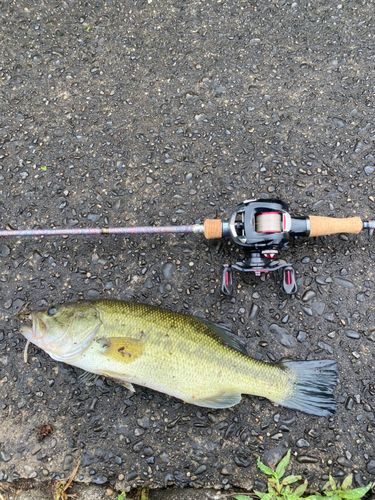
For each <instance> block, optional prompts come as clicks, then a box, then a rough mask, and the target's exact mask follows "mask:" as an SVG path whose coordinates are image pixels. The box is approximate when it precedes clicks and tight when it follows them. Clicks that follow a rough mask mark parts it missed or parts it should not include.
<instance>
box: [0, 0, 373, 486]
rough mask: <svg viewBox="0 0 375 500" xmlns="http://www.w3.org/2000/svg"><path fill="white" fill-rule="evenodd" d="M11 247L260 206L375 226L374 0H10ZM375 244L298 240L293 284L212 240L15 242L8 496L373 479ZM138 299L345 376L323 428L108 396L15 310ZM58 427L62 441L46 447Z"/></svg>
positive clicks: (3, 335)
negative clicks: (29, 485)
mask: <svg viewBox="0 0 375 500" xmlns="http://www.w3.org/2000/svg"><path fill="white" fill-rule="evenodd" d="M0 76H1V80H0V107H1V115H0V228H1V229H9V230H12V229H27V228H37V227H38V228H60V227H67V228H79V227H85V228H86V227H108V226H113V227H116V226H148V225H169V224H176V225H180V224H194V223H201V222H203V220H204V219H206V218H223V219H226V218H228V216H229V215H230V214H231V212H232V210H233V209H234V207H235V206H236V205H237V204H238V203H240V202H241V201H243V200H245V199H251V198H279V199H282V200H284V201H285V202H286V203H287V204H288V205H289V208H290V212H291V213H293V214H303V215H323V216H330V217H350V216H359V217H361V218H362V219H363V220H369V219H372V218H375V211H374V208H375V189H374V187H375V178H374V168H375V153H374V147H373V145H374V140H375V116H374V105H375V104H374V103H375V101H374V83H373V82H374V79H375V19H374V4H373V2H372V1H366V0H361V1H357V0H355V1H337V2H326V1H323V0H318V1H315V2H310V1H307V0H298V1H285V0H279V1H277V0H275V1H268V0H264V1H254V0H247V1H240V0H238V1H222V0H214V1H212V2H210V1H196V0H191V1H189V2H187V1H184V0H164V1H160V0H147V1H138V0H132V1H130V0H124V1H118V0H113V1H101V0H94V1H92V2H91V1H79V0H76V1H74V0H72V1H61V2H57V1H52V0H45V1H42V2H33V1H30V0H20V1H17V2H15V1H7V0H5V1H3V2H2V3H1V7H0ZM374 241H375V240H374V237H373V236H372V235H371V233H370V234H369V232H368V231H362V232H361V233H360V234H358V235H346V234H339V235H334V236H330V237H318V238H310V239H300V240H298V241H294V242H292V243H291V244H290V245H289V246H288V247H287V248H286V249H285V250H284V252H283V254H282V258H283V259H285V260H286V261H288V262H291V263H293V265H294V267H295V270H296V276H297V283H298V292H297V293H296V294H294V295H293V296H286V295H285V294H284V293H282V290H281V288H280V276H275V274H271V273H270V274H268V275H262V276H261V277H255V276H245V278H243V276H241V275H240V274H239V273H235V275H234V284H235V290H234V295H233V297H226V296H223V295H222V294H221V293H220V281H221V270H222V265H223V264H229V263H235V262H236V261H238V260H240V259H241V254H240V253H239V252H238V251H237V250H235V249H234V247H233V244H230V243H229V242H222V241H217V240H212V241H206V240H205V239H204V238H203V237H202V236H201V235H192V234H191V235H167V234H163V235H145V236H140V235H134V236H126V237H125V236H74V237H62V236H56V237H43V238H41V237H23V238H16V237H13V238H12V237H7V238H2V239H1V241H0V265H1V272H0V322H1V324H0V429H1V431H0V482H1V481H2V482H3V483H14V484H15V485H17V482H18V481H21V480H24V479H28V480H38V481H44V482H46V481H50V480H63V479H64V478H65V479H66V478H67V477H69V476H70V474H71V472H72V470H73V469H74V467H75V465H76V464H77V463H78V461H80V467H79V470H78V473H77V476H76V480H77V481H80V482H85V483H89V484H91V485H94V486H100V487H102V488H104V489H108V488H109V489H112V491H124V490H126V491H129V490H130V489H131V488H136V487H139V486H147V487H150V488H151V489H156V490H159V489H163V488H166V487H185V488H188V487H190V488H205V489H209V488H211V489H214V490H216V491H224V492H227V491H231V489H232V488H234V489H238V488H240V489H243V490H247V491H251V490H252V489H253V488H255V489H262V488H264V487H265V476H264V475H262V474H261V473H260V471H259V470H258V468H257V466H256V460H257V458H258V457H260V458H261V459H262V460H264V461H268V462H270V463H276V462H277V461H278V460H279V459H280V458H281V457H282V456H283V455H284V454H285V452H286V451H287V450H288V449H291V450H292V460H291V465H290V471H293V473H296V474H301V475H302V477H303V478H304V479H307V480H308V482H309V487H310V488H311V490H313V489H315V488H320V487H321V486H322V485H323V484H324V482H325V481H326V479H327V477H328V474H329V473H331V474H332V475H333V476H334V477H335V478H336V479H338V480H341V479H342V478H343V477H345V476H346V475H348V474H350V473H353V475H354V484H355V485H356V486H361V485H364V484H367V483H369V482H370V481H374V479H375V451H374V450H375V439H374V429H375V417H374V407H375V400H374V394H375V389H374V355H375V325H374V317H375V313H374V306H373V302H374V289H375V285H374V260H375V247H374ZM96 298H113V299H121V300H136V301H139V302H143V303H146V304H153V305H158V306H162V307H164V308H167V309H171V310H173V311H178V312H184V313H189V314H196V315H200V316H202V317H205V318H207V319H210V320H212V321H216V322H222V323H225V324H227V325H228V326H230V328H231V329H232V331H233V332H234V333H236V334H238V335H239V336H241V337H242V338H243V339H244V340H245V341H246V343H247V346H248V351H249V353H250V354H251V355H252V356H254V357H256V358H257V359H262V360H265V361H270V362H273V361H277V360H279V359H281V358H289V359H296V360H303V359H325V358H329V359H335V360H337V361H338V367H339V383H338V386H337V388H336V390H335V398H336V401H337V411H336V413H335V415H334V416H333V417H330V418H328V419H327V418H320V417H314V416H311V415H307V414H303V413H301V412H296V411H293V410H288V409H285V408H282V407H278V406H276V405H275V404H272V403H271V402H269V401H268V400H265V399H261V398H258V397H255V396H254V397H253V396H244V397H243V398H242V401H241V403H240V404H238V405H237V406H235V407H233V408H230V409H225V410H211V409H207V408H199V407H196V406H192V405H188V404H184V403H182V402H181V401H179V400H177V399H174V398H172V397H169V396H166V395H164V394H160V393H156V392H154V391H152V390H150V389H145V388H137V390H136V392H135V394H132V393H130V392H129V391H128V390H127V389H125V388H124V387H121V386H119V385H116V384H115V383H114V382H112V381H109V380H104V379H99V380H97V381H95V382H94V383H92V384H91V385H90V384H87V383H85V382H84V381H82V380H80V378H79V376H80V375H81V373H82V372H81V371H80V370H79V369H77V368H73V367H71V366H68V365H65V364H63V363H60V362H55V361H53V360H52V359H51V358H50V357H49V356H48V355H47V354H46V353H44V352H43V351H41V350H40V349H38V348H36V347H35V348H33V347H30V349H29V358H28V363H27V364H25V363H24V357H23V351H24V348H25V343H26V342H25V339H24V338H23V337H22V336H21V335H20V333H19V329H20V321H19V320H18V319H17V318H16V317H15V316H14V314H15V313H17V312H19V311H21V310H23V309H25V308H29V309H40V308H43V307H47V306H48V305H50V304H59V303H63V302H68V301H75V300H81V299H96ZM42 425H49V426H50V428H51V432H50V433H48V435H46V436H45V437H44V439H42V440H41V439H40V435H38V433H37V432H36V431H37V429H38V428H40V426H42Z"/></svg>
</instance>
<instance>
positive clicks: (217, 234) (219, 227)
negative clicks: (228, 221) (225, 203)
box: [203, 219, 223, 240]
mask: <svg viewBox="0 0 375 500" xmlns="http://www.w3.org/2000/svg"><path fill="white" fill-rule="evenodd" d="M203 234H204V236H205V238H207V239H208V240H213V239H215V238H222V237H223V223H222V221H221V219H206V220H205V221H204V230H203Z"/></svg>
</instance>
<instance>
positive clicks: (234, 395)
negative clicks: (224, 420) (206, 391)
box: [184, 392, 241, 409]
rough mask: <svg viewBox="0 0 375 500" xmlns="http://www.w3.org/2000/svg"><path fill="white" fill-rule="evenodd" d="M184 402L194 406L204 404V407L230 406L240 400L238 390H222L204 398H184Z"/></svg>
mask: <svg viewBox="0 0 375 500" xmlns="http://www.w3.org/2000/svg"><path fill="white" fill-rule="evenodd" d="M184 401H185V402H186V403H190V404H192V405H196V406H204V407H205V408H215V409H219V408H230V407H231V406H234V405H236V404H238V403H239V402H240V401H241V393H240V392H222V393H220V394H212V395H211V396H207V397H206V398H195V397H194V396H193V397H191V398H184Z"/></svg>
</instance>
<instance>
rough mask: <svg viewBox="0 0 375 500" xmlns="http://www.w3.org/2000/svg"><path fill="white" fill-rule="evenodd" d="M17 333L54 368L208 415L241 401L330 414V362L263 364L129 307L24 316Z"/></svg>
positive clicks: (219, 337)
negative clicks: (246, 397) (151, 393)
mask: <svg viewBox="0 0 375 500" xmlns="http://www.w3.org/2000/svg"><path fill="white" fill-rule="evenodd" d="M26 316H27V317H28V318H31V319H32V322H33V325H32V327H28V326H23V327H22V328H21V333H22V334H23V335H24V336H25V337H26V338H27V339H28V340H29V341H31V342H33V343H34V344H36V345H37V346H39V347H40V348H42V349H44V350H45V351H46V352H47V353H49V354H50V355H51V357H52V358H53V359H55V360H58V361H64V362H67V363H69V364H71V365H73V366H77V367H79V368H82V369H84V370H86V371H88V372H92V373H96V374H99V375H104V376H107V377H110V378H111V379H113V380H115V381H117V382H118V383H120V384H122V385H125V387H127V388H128V389H130V390H134V388H133V385H132V384H137V385H141V386H145V387H149V388H151V389H154V390H157V391H160V392H163V393H166V394H169V395H171V396H175V397H177V398H179V399H182V400H183V401H185V402H188V403H191V404H195V405H198V406H205V407H209V408H227V407H230V406H233V405H235V404H237V403H239V402H240V400H241V394H252V395H255V396H262V397H266V398H268V399H270V400H272V401H274V402H276V403H279V404H280V405H283V406H286V407H289V408H294V409H298V410H302V411H305V412H307V413H312V414H315V415H322V416H329V415H331V414H332V413H333V412H334V410H335V402H334V398H333V395H332V391H333V388H334V386H335V385H336V378H337V367H336V362H335V361H331V360H315V361H288V362H284V363H265V362H262V361H258V360H255V359H253V358H251V357H250V356H248V355H247V352H246V350H245V349H244V347H243V345H242V341H241V339H239V338H238V337H236V336H234V335H233V334H231V333H230V332H228V331H227V330H226V329H225V328H224V327H223V326H221V325H217V324H215V323H212V322H210V321H208V320H205V319H201V318H198V317H194V316H189V315H185V314H179V313H175V312H172V311H168V310H166V309H161V308H158V307H155V306H150V305H146V304H140V303H136V302H125V301H114V300H97V301H91V302H84V301H82V302H77V303H68V304H62V305H59V306H54V307H52V308H49V309H47V310H46V311H39V312H32V313H27V314H26Z"/></svg>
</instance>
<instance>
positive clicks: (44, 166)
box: [40, 165, 121, 500]
mask: <svg viewBox="0 0 375 500" xmlns="http://www.w3.org/2000/svg"><path fill="white" fill-rule="evenodd" d="M40 170H43V171H44V172H45V171H46V170H47V165H43V167H40ZM120 500H121V499H120Z"/></svg>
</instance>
